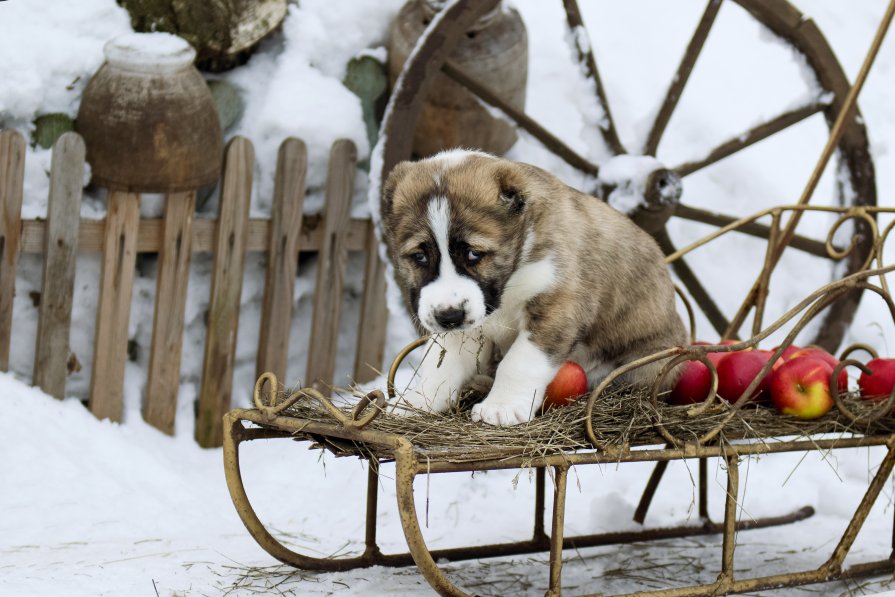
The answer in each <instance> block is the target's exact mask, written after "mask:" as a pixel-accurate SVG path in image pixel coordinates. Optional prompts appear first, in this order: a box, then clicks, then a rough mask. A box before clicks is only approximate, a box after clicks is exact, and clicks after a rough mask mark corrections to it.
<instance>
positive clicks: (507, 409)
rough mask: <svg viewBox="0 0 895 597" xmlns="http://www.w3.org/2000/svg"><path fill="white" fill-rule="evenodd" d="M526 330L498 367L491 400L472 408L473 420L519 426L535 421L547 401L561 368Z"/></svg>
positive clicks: (488, 398) (489, 395) (518, 337)
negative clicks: (550, 388) (545, 392)
mask: <svg viewBox="0 0 895 597" xmlns="http://www.w3.org/2000/svg"><path fill="white" fill-rule="evenodd" d="M529 336H530V335H529V332H528V331H527V330H523V331H522V332H521V333H520V334H519V336H517V337H516V340H515V341H514V342H513V344H512V346H510V349H509V350H508V351H507V354H506V356H504V357H503V360H502V361H501V362H500V365H498V367H497V375H496V377H495V378H494V386H493V387H492V388H491V392H490V393H489V394H488V397H487V398H485V399H484V400H483V401H482V402H480V403H479V404H476V405H475V406H473V407H472V420H473V421H484V422H485V423H490V424H491V425H502V426H505V425H518V424H519V423H526V422H528V421H531V420H532V419H533V418H534V416H535V414H536V413H537V412H538V409H539V408H541V404H542V403H543V402H544V391H545V390H546V388H547V384H548V383H550V380H552V379H553V376H554V375H556V372H557V371H558V370H559V365H558V364H556V363H555V360H554V359H552V358H551V357H550V355H548V354H547V353H545V352H544V351H543V350H541V349H540V348H538V347H537V346H536V345H535V344H534V343H533V342H532V341H531V339H530V337H529Z"/></svg>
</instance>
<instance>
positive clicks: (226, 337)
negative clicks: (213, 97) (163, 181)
mask: <svg viewBox="0 0 895 597" xmlns="http://www.w3.org/2000/svg"><path fill="white" fill-rule="evenodd" d="M84 158H85V147H84V142H83V140H82V139H81V138H80V137H79V136H78V135H77V134H75V133H66V134H64V135H62V136H61V137H60V138H59V140H58V141H57V142H56V144H55V145H54V147H53V156H52V165H51V172H50V191H49V203H48V209H47V217H46V219H22V217H21V206H22V193H23V182H24V162H25V141H24V139H23V138H22V136H21V135H20V134H18V133H16V132H14V131H0V370H2V371H6V370H8V368H9V355H10V342H11V329H12V320H13V297H14V294H15V281H16V264H17V261H18V257H19V255H20V254H21V253H35V254H41V255H43V282H42V284H43V286H42V291H41V301H40V307H39V309H40V310H39V322H38V332H37V339H36V352H35V359H34V369H33V383H34V385H37V386H40V387H41V388H42V389H43V390H44V391H46V392H47V393H48V394H51V395H52V396H55V397H57V398H62V397H63V396H64V394H65V380H66V376H67V374H68V360H69V354H70V348H69V332H70V327H71V316H72V296H73V289H74V282H75V261H76V258H77V254H78V253H96V252H99V253H101V254H102V272H101V274H100V289H99V300H98V304H97V315H96V335H95V339H94V346H93V368H92V373H91V383H90V392H89V398H88V404H89V407H90V409H91V411H92V412H93V413H94V414H96V416H97V417H100V418H109V419H111V420H113V421H117V420H120V418H121V414H122V406H123V389H124V388H123V386H124V367H125V362H126V359H127V342H128V337H127V329H128V317H129V314H130V305H131V295H132V289H133V280H134V273H135V266H136V256H137V254H138V253H157V254H158V256H159V261H158V274H157V281H156V284H157V286H156V303H155V316H154V319H153V329H152V344H151V347H150V355H149V370H148V379H147V384H146V392H145V396H144V398H143V417H144V418H145V419H146V421H148V422H149V423H150V424H152V425H154V426H155V427H157V428H159V429H161V430H162V431H164V432H166V433H173V430H174V422H175V421H174V419H175V412H176V403H177V391H178V387H179V385H180V361H181V348H182V343H183V331H184V309H185V305H186V294H187V282H188V277H189V267H190V258H191V255H192V254H193V253H200V252H204V253H209V252H210V253H213V254H214V265H213V274H212V283H211V297H210V304H209V308H208V328H207V337H206V342H205V356H204V364H203V369H202V382H201V388H200V392H199V399H198V412H197V420H196V440H197V441H198V442H199V443H200V444H201V445H203V446H218V445H220V444H221V441H222V428H221V417H222V416H223V414H224V413H225V412H226V411H227V410H228V409H229V408H230V399H231V394H232V382H233V366H234V354H235V352H236V336H237V331H238V329H239V325H240V321H239V298H240V292H241V289H242V280H243V265H244V263H245V255H246V253H247V252H265V253H266V254H267V273H266V283H265V291H264V302H263V308H262V315H261V321H260V323H258V324H257V325H260V329H259V332H260V333H259V342H258V357H257V363H256V369H257V372H258V373H259V374H260V373H261V372H264V371H273V372H274V373H275V374H276V375H277V377H278V378H279V379H285V373H286V363H287V359H288V347H289V331H290V322H291V319H292V305H293V288H294V282H295V276H296V274H297V268H298V253H299V252H300V251H316V252H317V253H318V261H317V281H316V288H315V294H314V300H313V316H312V321H313V323H312V326H311V330H310V334H309V336H308V343H309V350H308V353H309V357H308V364H307V375H306V379H307V380H309V381H311V382H313V384H315V385H316V386H318V387H320V388H327V387H329V386H330V385H331V384H332V381H333V375H334V370H335V362H336V352H337V348H338V347H337V343H336V340H337V338H338V329H339V320H340V315H341V304H342V288H343V282H344V277H345V268H346V262H347V258H348V252H349V251H363V252H365V253H366V262H365V263H366V266H365V279H364V292H363V297H362V302H361V314H360V325H359V327H358V332H357V339H356V357H355V367H354V378H355V379H356V381H358V382H364V381H369V380H370V379H372V378H374V377H375V376H376V375H377V374H378V373H377V372H378V370H379V369H380V368H381V365H382V360H383V351H384V345H385V323H386V319H387V310H386V305H385V274H384V271H385V270H384V266H383V264H382V262H381V260H380V259H379V255H378V250H377V242H376V238H375V235H374V231H373V226H372V223H371V222H370V220H368V219H356V218H355V219H352V218H351V217H350V212H351V197H352V192H353V189H354V178H355V172H356V169H355V165H356V149H355V147H354V144H353V143H352V142H351V141H348V140H339V141H336V143H334V144H333V146H332V150H331V152H330V159H329V167H328V172H327V179H326V192H325V204H324V211H323V213H322V214H320V215H315V216H312V217H305V216H304V215H303V211H302V207H303V202H304V193H305V174H306V171H307V153H306V149H305V145H304V143H303V142H302V141H300V140H298V139H294V138H289V139H286V140H285V141H284V142H283V143H282V145H281V146H280V150H279V155H278V159H277V169H276V180H275V186H274V197H273V209H272V213H271V218H270V219H251V218H249V204H250V200H251V192H252V173H253V165H254V149H253V147H252V144H251V142H250V141H249V140H247V139H245V138H241V137H236V138H234V139H233V140H231V141H230V143H229V144H228V145H227V148H226V150H225V155H224V171H223V175H222V183H221V197H220V207H219V213H218V218H217V219H216V220H205V219H196V218H195V202H196V192H195V191H189V192H178V193H169V194H168V195H167V196H166V199H165V201H166V207H165V215H164V218H158V219H141V218H140V214H139V200H140V197H139V195H138V194H135V193H126V192H121V191H110V192H109V193H108V210H107V216H106V218H104V219H100V220H90V219H81V218H80V206H81V194H82V173H83V165H84ZM242 324H243V325H246V324H247V322H242ZM248 324H249V325H255V322H248ZM22 341H23V340H22V339H21V338H17V339H16V342H22Z"/></svg>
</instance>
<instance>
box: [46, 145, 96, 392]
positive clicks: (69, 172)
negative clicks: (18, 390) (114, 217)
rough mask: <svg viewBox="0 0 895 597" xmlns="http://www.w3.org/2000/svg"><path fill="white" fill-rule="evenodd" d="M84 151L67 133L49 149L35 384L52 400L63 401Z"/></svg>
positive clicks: (66, 372) (68, 350)
mask: <svg viewBox="0 0 895 597" xmlns="http://www.w3.org/2000/svg"><path fill="white" fill-rule="evenodd" d="M85 151H86V150H85V147H84V140H83V139H81V137H80V136H79V135H78V134H76V133H65V134H64V135H62V136H61V137H59V139H58V140H57V141H56V143H55V144H54V145H53V159H52V163H51V165H50V196H49V201H48V204H47V234H46V238H45V239H44V240H45V243H44V255H45V257H44V265H43V282H42V286H41V293H40V297H41V298H40V313H39V316H38V321H37V346H36V348H35V351H34V373H33V383H34V385H36V386H39V387H40V388H41V389H43V391H44V392H46V393H47V394H49V395H50V396H55V397H56V398H63V397H64V396H65V378H66V376H67V374H68V357H69V353H70V348H69V333H70V331H71V309H72V298H73V295H74V286H75V258H76V257H77V253H78V219H79V218H80V216H81V194H82V191H83V189H82V186H83V177H84V155H85Z"/></svg>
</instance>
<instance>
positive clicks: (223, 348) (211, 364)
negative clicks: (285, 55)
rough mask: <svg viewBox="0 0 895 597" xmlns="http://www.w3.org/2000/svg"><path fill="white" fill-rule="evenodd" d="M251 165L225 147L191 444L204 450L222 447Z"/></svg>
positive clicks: (244, 153) (245, 151)
mask: <svg viewBox="0 0 895 597" xmlns="http://www.w3.org/2000/svg"><path fill="white" fill-rule="evenodd" d="M254 162H255V151H254V149H253V147H252V143H251V142H250V141H249V140H248V139H245V138H243V137H235V138H234V139H233V140H232V141H230V143H229V144H228V147H227V152H226V158H225V163H224V182H223V191H222V192H221V201H220V212H219V214H218V222H219V226H218V230H217V238H216V239H215V259H214V268H213V273H212V278H211V301H210V303H209V306H208V334H207V336H206V339H205V361H204V363H203V366H202V388H201V390H200V393H199V412H198V415H197V419H196V441H198V442H199V444H200V445H201V446H204V447H217V446H220V445H221V444H222V442H223V432H222V428H221V417H223V416H224V413H226V412H227V410H228V409H229V408H230V394H231V392H232V389H233V359H234V355H235V353H236V332H237V330H238V328H239V295H240V293H241V291H242V277H243V266H244V265H245V251H246V239H247V237H248V221H249V202H250V200H251V193H252V168H253V165H254Z"/></svg>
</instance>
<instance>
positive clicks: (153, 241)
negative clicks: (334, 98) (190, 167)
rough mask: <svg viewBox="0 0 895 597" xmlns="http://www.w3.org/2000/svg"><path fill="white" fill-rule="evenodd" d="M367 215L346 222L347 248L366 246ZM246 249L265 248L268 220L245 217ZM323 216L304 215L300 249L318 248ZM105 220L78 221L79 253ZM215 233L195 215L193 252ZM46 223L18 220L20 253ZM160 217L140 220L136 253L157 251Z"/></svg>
mask: <svg viewBox="0 0 895 597" xmlns="http://www.w3.org/2000/svg"><path fill="white" fill-rule="evenodd" d="M368 222H369V219H368V218H353V219H352V220H351V222H350V223H349V225H348V235H347V237H346V239H345V242H346V244H347V246H348V250H349V251H363V250H365V248H366V246H367V229H368V227H367V224H368ZM248 228H249V232H248V240H247V241H246V250H247V251H252V252H260V251H267V250H268V248H269V245H270V220H267V219H260V218H259V219H252V220H249V226H248ZM323 228H324V223H323V218H322V217H321V216H320V215H316V214H315V215H309V216H307V215H306V216H305V217H304V220H303V221H302V226H301V234H300V235H299V237H298V249H299V250H300V251H319V250H320V246H321V243H322V242H323ZM104 229H105V220H95V219H84V220H81V228H80V236H79V241H78V250H79V251H80V252H81V253H98V252H100V251H102V248H103V231H104ZM216 233H217V220H213V219H208V218H196V220H195V221H194V222H193V240H192V242H191V243H190V246H191V247H192V251H193V253H211V252H212V251H213V250H214V241H215V238H216V236H215V235H216ZM45 234H46V222H44V221H43V220H24V221H23V222H22V252H24V253H31V254H41V253H43V251H44V244H45V242H46V240H45V238H44V236H45ZM163 237H164V220H163V219H160V218H151V219H145V220H140V230H139V234H138V237H137V252H138V253H158V252H159V249H161V247H162V244H163V243H164V238H163Z"/></svg>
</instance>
